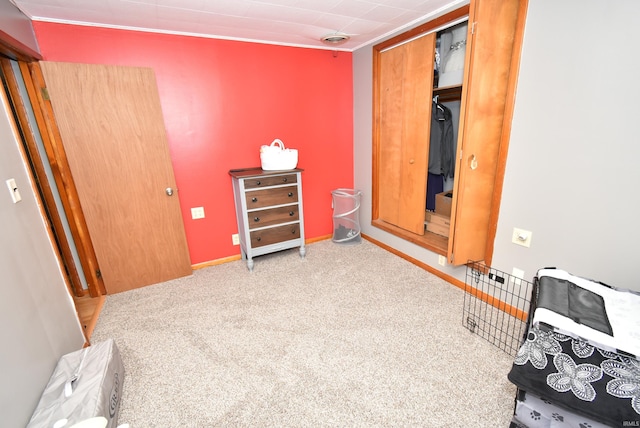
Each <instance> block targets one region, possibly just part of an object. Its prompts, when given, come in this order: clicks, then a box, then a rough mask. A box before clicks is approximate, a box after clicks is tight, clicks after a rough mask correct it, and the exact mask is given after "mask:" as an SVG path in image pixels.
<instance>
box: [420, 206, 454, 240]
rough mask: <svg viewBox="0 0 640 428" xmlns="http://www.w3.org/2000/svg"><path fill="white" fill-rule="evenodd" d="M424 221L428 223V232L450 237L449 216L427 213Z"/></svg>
mask: <svg viewBox="0 0 640 428" xmlns="http://www.w3.org/2000/svg"><path fill="white" fill-rule="evenodd" d="M424 220H425V222H426V223H427V231H428V232H432V233H436V234H438V235H442V236H447V237H448V236H449V230H450V229H451V218H450V217H449V216H445V215H441V214H438V213H435V212H431V211H427V212H426V213H425V216H424Z"/></svg>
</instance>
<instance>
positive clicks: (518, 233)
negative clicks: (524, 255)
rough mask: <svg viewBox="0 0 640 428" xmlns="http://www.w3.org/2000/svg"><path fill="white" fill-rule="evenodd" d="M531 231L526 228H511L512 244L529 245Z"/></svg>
mask: <svg viewBox="0 0 640 428" xmlns="http://www.w3.org/2000/svg"><path fill="white" fill-rule="evenodd" d="M531 235H533V233H531V232H530V231H528V230H524V229H518V228H517V227H514V228H513V235H512V236H511V242H513V243H514V244H518V245H522V246H523V247H530V246H531Z"/></svg>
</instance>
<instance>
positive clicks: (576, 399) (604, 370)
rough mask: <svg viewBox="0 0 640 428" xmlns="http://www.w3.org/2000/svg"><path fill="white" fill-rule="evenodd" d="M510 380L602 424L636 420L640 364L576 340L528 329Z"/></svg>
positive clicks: (639, 403) (639, 414)
mask: <svg viewBox="0 0 640 428" xmlns="http://www.w3.org/2000/svg"><path fill="white" fill-rule="evenodd" d="M509 380H510V381H511V382H513V383H514V384H515V385H517V386H518V387H519V388H520V389H523V390H525V391H528V392H531V393H533V394H536V395H538V396H540V397H543V398H546V399H548V400H549V401H550V402H552V403H555V404H557V405H559V406H562V407H565V408H567V409H570V410H573V411H575V412H579V413H582V414H585V415H588V416H589V417H591V418H593V419H594V420H596V421H600V422H602V423H606V424H609V425H612V426H623V424H624V423H625V422H635V421H640V361H638V360H637V359H633V358H629V357H626V356H622V355H619V354H616V353H614V352H609V351H605V350H602V349H599V348H597V347H595V346H593V345H591V344H589V343H587V342H584V341H581V340H580V339H575V338H571V337H569V336H565V335H562V334H560V333H556V332H553V331H543V330H541V329H539V328H537V327H535V326H534V327H531V328H530V329H529V332H528V335H527V339H526V340H525V342H524V343H523V344H522V346H521V347H520V349H519V351H518V353H517V355H516V357H515V359H514V364H513V367H512V369H511V371H510V372H509Z"/></svg>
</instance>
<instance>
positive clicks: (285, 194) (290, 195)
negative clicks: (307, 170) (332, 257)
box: [229, 168, 306, 271]
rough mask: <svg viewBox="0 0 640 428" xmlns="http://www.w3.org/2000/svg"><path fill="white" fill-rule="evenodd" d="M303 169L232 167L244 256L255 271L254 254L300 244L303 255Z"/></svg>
mask: <svg viewBox="0 0 640 428" xmlns="http://www.w3.org/2000/svg"><path fill="white" fill-rule="evenodd" d="M301 173H302V170H301V169H292V170H287V171H264V170H262V168H247V169H232V170H230V171H229V175H231V178H232V182H233V197H234V199H235V203H236V218H237V220H238V235H239V237H240V250H241V252H242V259H243V260H246V261H247V267H248V268H249V271H253V257H255V256H261V255H263V254H268V253H273V252H275V251H280V250H286V249H289V248H295V247H300V257H304V256H305V253H306V250H305V247H304V220H303V214H302V177H301Z"/></svg>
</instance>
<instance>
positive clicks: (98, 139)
mask: <svg viewBox="0 0 640 428" xmlns="http://www.w3.org/2000/svg"><path fill="white" fill-rule="evenodd" d="M40 65H41V68H42V72H43V75H44V79H45V83H46V85H47V90H48V93H49V97H50V100H51V105H52V108H53V111H54V114H55V119H56V122H57V125H58V127H59V130H60V135H61V137H62V144H63V147H64V151H65V152H66V156H67V158H68V161H69V168H70V170H71V174H72V176H73V179H74V181H75V184H76V187H77V191H78V195H79V199H80V204H81V208H82V211H83V212H84V214H85V218H86V222H87V227H88V229H89V234H90V236H91V239H92V241H93V243H94V247H95V252H96V256H97V259H98V263H99V265H100V270H101V273H102V277H103V279H104V284H105V287H106V289H107V292H108V293H109V294H111V293H117V292H121V291H126V290H130V289H133V288H137V287H141V286H145V285H149V284H154V283H158V282H162V281H167V280H170V279H173V278H177V277H180V276H185V275H189V274H190V273H191V263H190V258H189V252H188V247H187V241H186V236H185V232H184V224H183V221H182V215H181V211H180V204H179V200H178V195H177V189H176V183H175V178H174V174H173V168H172V164H171V159H170V157H169V149H168V144H167V138H166V134H165V128H164V119H163V116H162V111H161V107H160V99H159V96H158V91H157V86H156V80H155V75H154V72H153V70H152V69H148V68H137V67H120V66H106V65H88V64H71V63H55V62H42V63H40ZM167 188H170V189H172V192H167V191H166V189H167ZM168 193H172V194H171V195H168Z"/></svg>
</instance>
